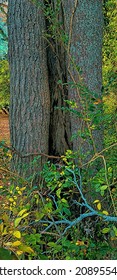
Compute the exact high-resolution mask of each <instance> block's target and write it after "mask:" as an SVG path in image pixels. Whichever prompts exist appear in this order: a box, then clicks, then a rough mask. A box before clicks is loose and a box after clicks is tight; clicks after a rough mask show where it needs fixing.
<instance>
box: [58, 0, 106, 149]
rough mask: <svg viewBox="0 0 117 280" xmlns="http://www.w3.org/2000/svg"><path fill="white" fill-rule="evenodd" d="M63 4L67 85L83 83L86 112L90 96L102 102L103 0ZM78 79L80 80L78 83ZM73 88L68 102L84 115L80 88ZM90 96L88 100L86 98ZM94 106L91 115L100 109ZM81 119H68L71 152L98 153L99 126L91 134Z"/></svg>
mask: <svg viewBox="0 0 117 280" xmlns="http://www.w3.org/2000/svg"><path fill="white" fill-rule="evenodd" d="M62 5H63V10H64V17H65V29H66V32H67V34H68V36H69V42H68V48H67V53H68V59H67V69H68V82H69V83H70V82H74V85H75V86H76V84H78V83H79V82H80V83H82V82H83V83H84V85H85V86H86V87H87V90H85V99H86V102H85V107H86V103H87V111H88V104H89V102H91V98H92V95H95V94H96V98H97V100H99V102H100V103H101V88H102V30H103V16H102V0H74V1H73V0H70V1H69V5H68V3H67V1H62ZM71 58H72V61H71ZM76 66H78V67H80V69H81V71H82V75H80V74H79V71H78V70H76ZM81 76H82V78H83V81H81ZM75 86H74V88H73V86H72V87H70V85H69V99H70V100H73V101H75V102H76V105H77V107H78V109H77V110H78V111H79V112H80V113H83V105H84V103H82V100H83V93H82V90H81V88H79V87H78V86H77V89H76V87H75ZM88 91H90V92H91V94H89V93H88ZM86 95H87V97H86ZM89 95H90V96H91V98H89ZM94 101H95V99H94ZM97 103H98V102H97ZM94 107H95V110H94V111H93V113H92V114H93V115H95V114H96V111H97V110H98V107H99V106H98V105H97V106H96V105H95V106H94ZM100 107H101V106H100ZM100 109H101V108H100ZM83 117H84V120H83V119H81V118H80V117H76V115H74V116H73V115H72V116H71V132H72V135H74V134H76V137H74V139H73V149H74V151H79V152H80V153H81V154H86V153H87V151H90V152H91V150H92V149H93V153H95V152H96V151H100V150H101V149H102V147H103V129H102V126H99V127H98V129H94V130H92V131H91V129H90V128H89V126H90V125H92V124H90V125H89V123H87V121H86V120H85V119H87V118H88V117H87V114H86V115H85V116H83ZM87 124H88V130H87V131H88V134H90V137H89V138H90V140H86V139H83V137H81V136H80V133H83V132H84V131H85V132H86V129H87ZM92 140H93V141H92ZM90 143H91V144H90Z"/></svg>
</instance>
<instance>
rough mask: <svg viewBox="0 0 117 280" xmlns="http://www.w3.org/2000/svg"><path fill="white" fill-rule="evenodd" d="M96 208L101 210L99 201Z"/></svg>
mask: <svg viewBox="0 0 117 280" xmlns="http://www.w3.org/2000/svg"><path fill="white" fill-rule="evenodd" d="M97 209H98V210H101V203H100V202H99V203H98V204H97Z"/></svg>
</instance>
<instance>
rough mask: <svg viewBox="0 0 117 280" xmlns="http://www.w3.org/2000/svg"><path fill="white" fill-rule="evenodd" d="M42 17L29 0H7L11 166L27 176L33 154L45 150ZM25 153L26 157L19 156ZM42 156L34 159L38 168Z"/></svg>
mask: <svg viewBox="0 0 117 280" xmlns="http://www.w3.org/2000/svg"><path fill="white" fill-rule="evenodd" d="M44 31H45V19H44V15H43V13H42V11H41V9H38V8H37V7H36V6H35V5H33V4H32V3H31V2H30V1H28V0H9V8H8V34H9V64H10V94H11V95H10V134H11V145H12V147H13V148H14V153H13V159H12V170H13V171H18V172H19V173H20V174H21V175H24V174H25V175H27V176H30V175H31V174H32V173H33V172H34V171H36V168H35V164H33V167H32V166H31V162H32V161H33V159H34V156H30V155H29V156H28V155H27V154H34V153H40V152H41V153H46V154H48V143H49V124H50V95H49V84H48V69H47V55H46V43H45V40H44V38H43V32H44ZM24 155H27V156H26V157H22V156H24ZM40 166H41V160H40V159H39V160H38V162H37V170H39V169H40Z"/></svg>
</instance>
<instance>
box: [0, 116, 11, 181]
mask: <svg viewBox="0 0 117 280" xmlns="http://www.w3.org/2000/svg"><path fill="white" fill-rule="evenodd" d="M2 140H4V141H5V142H6V144H8V145H9V144H10V131H9V117H8V115H5V114H4V113H2V112H0V141H2ZM4 161H5V159H4V156H3V154H2V151H0V167H1V168H0V185H4V180H5V177H6V171H4Z"/></svg>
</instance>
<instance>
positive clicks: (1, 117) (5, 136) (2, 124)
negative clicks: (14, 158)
mask: <svg viewBox="0 0 117 280" xmlns="http://www.w3.org/2000/svg"><path fill="white" fill-rule="evenodd" d="M2 140H4V141H5V142H7V144H9V142H10V131H9V117H8V115H5V114H4V113H1V112H0V141H2Z"/></svg>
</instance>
